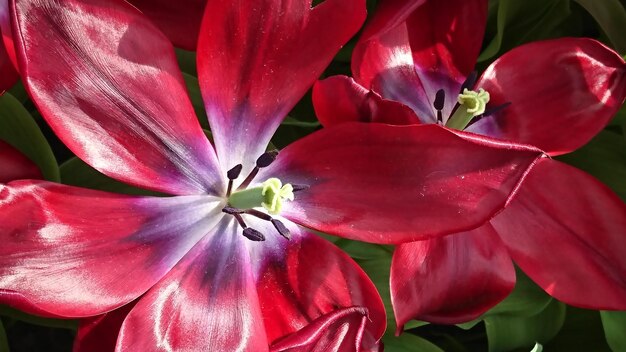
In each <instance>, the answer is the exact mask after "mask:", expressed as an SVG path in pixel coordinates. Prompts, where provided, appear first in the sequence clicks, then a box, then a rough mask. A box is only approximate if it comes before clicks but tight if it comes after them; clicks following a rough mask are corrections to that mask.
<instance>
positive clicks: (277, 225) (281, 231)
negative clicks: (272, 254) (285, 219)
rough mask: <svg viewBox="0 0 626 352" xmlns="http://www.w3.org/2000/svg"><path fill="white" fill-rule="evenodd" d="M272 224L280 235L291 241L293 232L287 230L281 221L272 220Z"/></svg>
mask: <svg viewBox="0 0 626 352" xmlns="http://www.w3.org/2000/svg"><path fill="white" fill-rule="evenodd" d="M270 221H271V222H272V225H274V228H275V229H276V231H278V233H279V234H280V235H281V236H283V237H284V238H286V239H288V240H289V239H291V232H289V229H288V228H287V226H285V224H283V223H282V222H281V221H280V220H278V219H272V220H270Z"/></svg>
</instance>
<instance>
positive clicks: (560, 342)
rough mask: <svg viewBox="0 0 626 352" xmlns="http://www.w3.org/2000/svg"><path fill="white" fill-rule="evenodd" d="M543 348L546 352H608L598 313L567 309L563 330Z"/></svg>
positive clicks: (573, 308) (572, 308)
mask: <svg viewBox="0 0 626 352" xmlns="http://www.w3.org/2000/svg"><path fill="white" fill-rule="evenodd" d="M544 348H545V351H548V352H551V351H593V352H610V349H609V346H608V345H607V344H606V339H605V338H604V332H603V330H602V322H601V321H600V313H598V312H597V311H593V310H587V309H580V308H575V307H567V316H566V318H565V324H563V328H562V329H561V331H559V333H558V335H557V336H556V337H555V338H554V339H552V340H551V341H550V342H549V343H547V344H544ZM617 351H618V350H616V352H617Z"/></svg>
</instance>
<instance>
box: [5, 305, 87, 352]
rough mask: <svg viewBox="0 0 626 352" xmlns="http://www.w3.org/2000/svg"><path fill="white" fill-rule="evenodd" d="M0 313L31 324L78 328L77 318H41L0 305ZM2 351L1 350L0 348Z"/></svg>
mask: <svg viewBox="0 0 626 352" xmlns="http://www.w3.org/2000/svg"><path fill="white" fill-rule="evenodd" d="M0 315H2V316H5V317H9V318H11V319H15V320H19V321H23V322H26V323H29V324H33V325H39V326H47V327H50V328H63V329H70V330H77V329H78V320H72V319H51V318H42V317H37V316H34V315H30V314H26V313H24V312H22V311H19V310H17V309H13V308H11V307H7V306H2V305H0ZM0 351H3V350H0Z"/></svg>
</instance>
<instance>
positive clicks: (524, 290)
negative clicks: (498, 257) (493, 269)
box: [485, 268, 552, 317]
mask: <svg viewBox="0 0 626 352" xmlns="http://www.w3.org/2000/svg"><path fill="white" fill-rule="evenodd" d="M516 277H517V279H516V282H515V289H513V292H511V294H510V295H509V296H508V297H507V298H505V299H504V300H503V301H502V302H500V303H499V304H498V305H496V306H495V307H493V308H492V309H491V310H489V311H488V312H487V313H485V316H486V317H487V316H490V315H500V314H509V315H516V316H527V317H528V316H533V315H536V314H538V313H540V312H541V311H543V310H544V309H545V308H546V307H547V306H548V304H550V301H552V297H550V296H549V295H548V294H546V293H545V292H544V291H543V290H542V289H541V287H539V286H537V284H535V283H534V282H533V281H532V280H531V279H530V278H529V277H528V276H526V274H524V272H522V271H521V270H519V268H516Z"/></svg>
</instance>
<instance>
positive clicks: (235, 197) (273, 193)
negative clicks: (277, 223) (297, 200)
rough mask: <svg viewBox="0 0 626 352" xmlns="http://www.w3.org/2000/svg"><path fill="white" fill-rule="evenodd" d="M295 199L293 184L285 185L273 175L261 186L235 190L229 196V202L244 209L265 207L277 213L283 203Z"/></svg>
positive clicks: (234, 206) (272, 212)
mask: <svg viewBox="0 0 626 352" xmlns="http://www.w3.org/2000/svg"><path fill="white" fill-rule="evenodd" d="M293 199H294V196H293V186H292V185H291V184H289V183H286V184H284V185H283V183H282V182H281V181H280V180H279V179H277V178H275V177H272V178H270V179H268V180H267V181H265V182H263V183H262V184H261V186H260V187H253V188H248V189H244V190H241V191H237V192H234V193H233V194H231V195H230V197H228V204H230V206H232V207H233V208H237V209H242V210H245V209H252V208H257V207H263V208H265V210H267V212H268V213H270V214H272V215H277V214H279V213H280V211H281V209H282V208H283V203H284V202H285V201H288V200H293Z"/></svg>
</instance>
